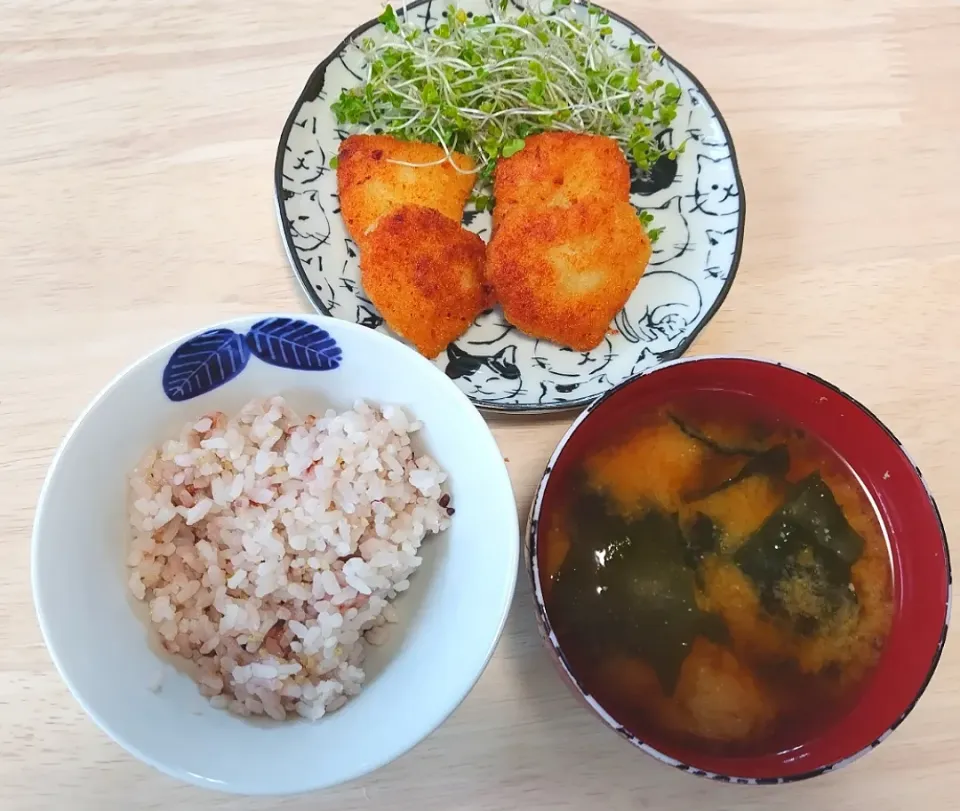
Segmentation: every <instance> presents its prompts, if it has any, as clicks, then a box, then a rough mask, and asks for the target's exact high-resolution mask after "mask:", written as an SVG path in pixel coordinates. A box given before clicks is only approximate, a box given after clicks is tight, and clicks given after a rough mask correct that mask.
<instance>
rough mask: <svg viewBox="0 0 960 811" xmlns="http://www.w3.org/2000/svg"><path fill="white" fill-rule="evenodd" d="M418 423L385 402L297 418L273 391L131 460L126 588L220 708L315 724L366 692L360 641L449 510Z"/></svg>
mask: <svg viewBox="0 0 960 811" xmlns="http://www.w3.org/2000/svg"><path fill="white" fill-rule="evenodd" d="M419 428H420V424H419V423H417V422H413V421H411V420H409V419H408V417H407V416H406V414H404V412H403V411H402V410H401V409H399V408H394V407H391V406H385V407H383V408H382V409H380V408H376V407H374V406H371V405H368V404H366V403H363V402H357V403H356V404H355V405H354V407H353V410H350V411H345V412H343V413H341V414H338V413H336V412H335V411H332V410H329V411H327V412H326V413H325V414H324V415H323V416H322V417H313V416H307V417H306V418H303V419H301V418H300V417H298V416H297V415H296V414H295V413H294V412H293V411H291V410H290V408H289V407H288V406H287V405H286V403H285V402H284V400H283V398H282V397H273V398H270V399H267V400H264V401H254V402H252V403H250V404H249V405H247V406H246V407H244V408H243V409H242V410H241V411H240V413H239V414H238V415H237V416H236V417H233V418H228V417H227V416H226V415H225V414H222V413H220V412H216V413H212V414H208V415H207V416H205V417H203V418H201V419H200V420H199V421H196V422H193V423H190V424H188V425H187V426H185V427H184V429H183V431H182V432H181V434H180V436H179V438H177V439H170V440H168V441H166V442H164V443H163V445H162V446H161V447H159V448H155V449H152V450H150V451H149V452H148V453H147V455H146V456H145V457H144V458H143V460H142V461H141V462H140V464H139V465H138V466H137V468H136V470H135V471H134V472H133V474H132V475H131V478H130V489H131V495H132V502H133V505H132V509H131V513H130V520H131V523H132V525H133V529H134V538H133V541H132V544H131V546H130V552H129V558H128V560H127V564H128V566H130V567H131V573H130V579H129V586H130V590H131V592H132V593H133V595H134V596H135V597H136V598H137V599H138V600H142V601H145V602H146V603H147V604H148V606H149V613H150V620H151V622H152V624H153V626H154V627H155V629H156V631H157V632H158V634H159V636H160V638H161V641H162V644H163V647H164V648H165V649H166V650H167V651H168V652H169V653H171V654H173V655H175V656H177V657H181V658H182V659H184V660H188V661H189V662H191V663H192V665H191V668H190V669H191V671H192V672H193V674H194V677H195V678H196V680H197V681H198V683H199V686H200V691H201V692H202V693H203V695H205V696H208V697H210V699H211V703H212V704H213V705H214V706H217V707H221V708H227V709H229V710H231V711H233V712H235V713H238V714H240V715H261V714H266V715H269V716H270V717H272V718H275V719H277V720H282V719H284V718H286V717H287V716H288V715H289V714H299V715H301V716H303V717H305V718H308V719H317V718H320V717H322V716H323V715H324V714H325V713H327V712H331V711H333V710H335V709H337V708H339V707H341V706H342V705H343V704H344V703H345V702H346V701H347V700H348V698H349V697H350V696H353V695H356V694H357V693H358V692H359V691H360V689H361V686H362V685H363V681H364V671H363V669H362V664H363V658H364V653H365V643H369V644H372V645H378V644H382V643H383V642H384V641H385V639H386V638H387V635H388V634H387V624H388V623H392V622H395V621H396V613H395V612H394V609H393V606H392V605H391V600H392V599H393V598H394V597H395V596H396V595H397V594H398V593H400V592H403V591H405V590H406V589H407V588H408V587H409V585H410V583H409V577H410V575H411V574H413V572H414V571H415V570H416V569H417V567H418V566H419V565H420V563H421V558H420V557H419V556H418V550H419V548H420V544H421V542H422V541H423V540H424V538H425V537H426V535H427V534H429V533H437V532H440V531H442V530H444V529H446V527H447V526H448V525H449V515H452V514H453V509H452V507H449V506H448V504H449V496H447V495H444V494H443V492H442V490H441V485H442V484H443V482H444V481H445V480H446V474H445V473H444V472H443V471H441V470H440V468H439V467H438V466H437V464H436V462H434V461H433V460H432V459H430V458H429V457H427V456H423V455H417V454H416V452H415V451H414V449H413V447H412V446H411V434H413V433H415V432H416V431H417V430H418V429H419Z"/></svg>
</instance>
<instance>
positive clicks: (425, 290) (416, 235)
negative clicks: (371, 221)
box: [360, 205, 493, 358]
mask: <svg viewBox="0 0 960 811" xmlns="http://www.w3.org/2000/svg"><path fill="white" fill-rule="evenodd" d="M457 216H458V217H459V212H457ZM485 252H486V246H485V245H484V242H483V240H482V239H480V237H478V236H477V235H476V234H473V233H471V232H470V231H467V230H466V229H464V228H462V227H461V226H460V223H459V221H455V220H452V219H450V218H449V217H446V216H444V215H443V214H441V213H439V212H438V211H434V210H433V209H430V208H426V207H424V206H417V205H402V206H400V207H398V208H396V209H394V210H393V211H391V212H390V213H388V214H385V215H384V216H383V217H381V218H380V220H379V221H378V222H377V223H376V225H375V227H374V228H372V229H371V230H370V231H369V232H368V234H367V235H366V237H365V240H364V245H363V250H362V251H361V253H360V282H361V284H362V285H363V288H364V290H365V291H366V293H367V295H368V296H369V297H370V300H371V301H372V302H373V304H374V306H375V307H376V308H377V310H379V311H380V314H381V315H382V316H383V317H384V319H385V320H386V322H387V325H388V326H389V327H390V328H391V329H392V330H393V331H394V332H396V333H397V334H398V335H400V336H401V337H402V338H406V339H407V340H408V341H410V342H411V343H412V344H413V345H414V346H415V347H416V348H417V349H418V350H419V351H420V353H421V354H422V355H425V356H426V357H428V358H435V357H436V356H437V355H439V354H440V353H441V352H442V351H443V350H444V349H446V347H447V345H448V344H449V343H450V342H451V341H453V340H455V339H457V338H459V337H460V336H461V335H462V334H463V333H464V332H465V331H466V329H467V327H469V326H470V324H471V323H472V322H473V320H474V319H475V318H476V317H477V316H478V315H479V314H480V313H481V312H483V311H484V310H485V309H487V308H488V307H490V306H491V305H492V304H493V296H492V294H491V291H490V288H489V286H488V285H487V284H486V281H485V279H484V273H483V265H484V255H485Z"/></svg>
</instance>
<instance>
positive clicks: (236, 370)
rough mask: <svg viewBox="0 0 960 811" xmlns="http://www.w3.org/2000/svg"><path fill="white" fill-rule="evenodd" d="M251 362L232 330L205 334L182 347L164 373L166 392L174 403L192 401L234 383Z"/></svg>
mask: <svg viewBox="0 0 960 811" xmlns="http://www.w3.org/2000/svg"><path fill="white" fill-rule="evenodd" d="M249 359H250V350H249V349H248V348H247V345H246V344H245V343H244V340H243V336H242V335H239V334H237V333H236V332H234V331H233V330H232V329H211V330H208V331H207V332H201V333H200V334H199V335H195V336H194V337H193V338H190V339H189V340H187V341H184V342H183V343H182V344H180V346H178V347H177V348H176V349H175V350H174V353H173V354H172V355H171V356H170V360H168V361H167V365H166V366H165V367H164V369H163V391H164V393H165V394H166V395H167V397H169V398H170V399H171V400H173V401H174V402H180V401H182V400H192V399H193V398H194V397H199V396H200V395H201V394H206V393H207V392H208V391H212V390H213V389H215V388H217V387H218V386H222V385H223V384H224V383H226V382H227V381H229V380H233V378H235V377H236V376H237V375H238V374H240V372H242V371H243V368H244V367H245V366H246V365H247V361H248V360H249Z"/></svg>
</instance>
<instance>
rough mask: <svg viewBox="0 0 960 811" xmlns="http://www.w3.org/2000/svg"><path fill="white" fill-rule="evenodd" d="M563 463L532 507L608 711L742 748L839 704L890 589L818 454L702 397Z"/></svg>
mask: <svg viewBox="0 0 960 811" xmlns="http://www.w3.org/2000/svg"><path fill="white" fill-rule="evenodd" d="M573 470H574V472H573V473H572V474H568V475H566V476H565V478H564V479H563V480H561V481H559V482H557V484H556V486H559V487H561V488H562V492H561V493H559V494H558V497H556V498H553V499H552V503H554V504H558V505H561V506H559V507H558V508H557V509H556V510H555V511H554V513H553V515H552V516H545V519H546V521H545V522H546V526H545V527H544V530H545V531H544V532H543V534H542V536H541V541H540V548H539V552H538V554H539V560H540V568H541V577H542V578H543V586H544V600H545V604H546V608H547V614H548V616H549V619H550V622H551V625H552V627H553V629H554V631H555V633H556V634H557V637H558V641H559V643H560V647H561V649H562V650H563V653H564V655H565V656H566V658H567V660H568V662H569V664H570V666H571V668H572V669H573V671H574V673H575V675H576V676H577V678H578V680H579V681H580V683H581V684H582V685H583V687H584V688H585V689H586V690H587V691H588V692H589V693H590V694H591V695H592V696H593V697H594V698H596V699H597V701H599V702H600V704H601V705H602V706H603V707H604V708H605V709H606V710H607V711H608V712H609V713H610V714H611V715H613V716H614V717H615V718H616V719H617V720H618V721H619V722H621V723H623V724H625V725H626V727H627V728H628V729H631V730H634V731H637V732H638V733H640V734H641V736H642V732H643V731H644V730H646V731H647V732H648V734H649V733H650V731H653V732H654V733H655V735H654V737H656V738H658V739H662V740H665V741H673V742H675V743H679V744H685V745H694V746H697V747H698V748H700V749H701V750H707V751H712V752H717V753H722V754H725V755H733V754H744V755H748V754H756V753H761V752H770V751H778V750H780V749H783V748H787V747H790V746H794V745H796V744H797V743H799V742H801V741H803V740H806V739H808V738H809V737H810V736H811V735H816V734H818V732H820V731H822V730H823V729H824V728H825V726H826V725H827V724H828V723H829V722H830V721H832V720H835V719H836V718H837V717H838V716H839V714H841V713H843V712H844V711H845V710H846V709H847V708H848V707H850V706H851V705H852V703H853V701H855V699H856V697H857V694H858V691H859V690H860V689H861V688H862V686H863V684H864V682H865V680H866V679H868V678H869V676H870V674H871V671H872V670H873V668H874V666H875V665H876V663H877V661H878V659H879V656H880V651H881V648H882V646H883V642H884V640H885V638H886V635H887V633H888V631H889V628H890V623H891V617H892V608H893V596H892V595H893V586H892V581H891V567H890V560H889V552H888V548H887V543H886V539H885V536H884V532H883V529H882V527H881V524H880V522H879V520H878V517H877V515H876V511H875V509H874V507H873V506H872V503H871V501H870V499H869V497H868V496H867V494H866V492H865V491H864V490H863V488H862V486H861V485H860V483H859V481H858V480H857V478H856V476H855V475H854V474H853V473H852V471H851V470H850V469H849V468H848V467H847V466H846V465H845V464H844V462H843V460H842V459H840V458H839V457H838V456H837V455H836V454H835V453H834V452H833V451H832V450H831V449H830V448H829V447H827V446H826V445H825V444H824V443H822V442H821V441H819V440H818V439H817V438H816V437H814V436H811V435H809V434H808V433H805V432H804V431H803V430H801V429H799V428H798V427H797V426H791V425H785V424H783V423H782V422H781V421H778V420H777V419H774V418H771V417H769V416H767V415H764V414H761V413H751V412H750V406H749V401H747V400H745V399H744V398H740V397H735V396H731V395H725V394H721V393H712V392H708V393H705V394H704V395H703V396H702V397H701V398H700V399H699V400H698V401H697V402H694V401H685V402H677V403H673V404H671V405H670V406H668V407H666V408H663V409H660V410H658V411H656V412H655V413H649V414H644V415H641V416H640V417H639V418H638V419H637V422H636V423H635V424H634V425H632V426H630V427H629V428H628V429H627V430H625V431H620V432H619V433H618V435H617V437H616V439H615V440H611V441H609V442H607V443H606V444H604V445H603V446H602V447H596V448H594V449H592V450H590V451H589V452H587V453H586V454H585V455H584V456H583V457H582V458H579V459H577V460H576V464H575V466H574V468H573ZM551 486H554V485H553V483H552V484H551Z"/></svg>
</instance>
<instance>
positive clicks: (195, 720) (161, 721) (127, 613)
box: [32, 316, 519, 794]
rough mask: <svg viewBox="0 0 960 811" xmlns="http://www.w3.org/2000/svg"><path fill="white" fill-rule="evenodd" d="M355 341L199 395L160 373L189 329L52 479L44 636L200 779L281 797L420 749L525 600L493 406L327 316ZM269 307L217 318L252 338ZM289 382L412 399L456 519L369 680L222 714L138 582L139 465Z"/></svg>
mask: <svg viewBox="0 0 960 811" xmlns="http://www.w3.org/2000/svg"><path fill="white" fill-rule="evenodd" d="M297 317H298V318H302V319H303V320H305V321H307V322H309V323H310V324H314V325H319V326H321V327H322V328H323V329H324V330H326V331H327V332H328V333H329V334H330V335H331V336H332V337H333V338H334V339H335V341H336V342H337V344H338V345H339V347H340V349H341V351H342V362H341V363H340V365H339V367H338V368H336V369H334V370H329V371H321V372H317V371H301V370H295V369H287V368H280V367H278V366H276V365H271V364H269V363H264V362H259V361H257V362H255V359H251V360H250V362H249V363H248V365H247V366H246V368H245V369H244V370H243V372H242V373H241V374H239V375H238V376H236V377H235V378H234V379H233V380H231V381H230V382H228V383H226V384H225V385H223V386H221V387H219V388H216V389H214V390H212V391H210V392H209V393H206V394H203V395H201V396H199V397H197V398H196V399H191V400H188V401H186V402H173V401H171V400H170V399H169V398H168V397H166V396H165V395H164V391H163V389H162V388H161V375H162V372H163V369H164V366H165V364H166V363H167V361H168V359H169V358H170V357H171V354H172V352H173V350H174V348H175V347H176V346H178V345H179V344H180V343H181V342H180V341H177V342H174V343H172V344H171V345H169V346H167V347H164V348H161V349H159V350H157V351H156V352H154V353H153V354H151V355H149V356H148V357H146V358H144V359H143V360H142V361H140V362H139V363H137V364H135V365H134V366H133V367H131V368H130V369H128V370H127V371H125V372H124V373H123V374H122V375H121V376H120V377H118V378H117V379H116V380H115V381H114V382H113V383H112V384H111V385H110V386H108V387H107V388H106V389H105V390H104V391H103V393H102V394H101V395H100V396H99V397H98V398H97V399H96V400H95V401H94V402H93V403H92V404H91V405H90V406H89V408H88V409H87V411H86V412H85V413H84V414H83V415H82V416H81V417H80V419H79V420H78V421H77V423H76V424H75V425H74V427H73V428H72V430H71V431H70V433H69V435H68V436H67V438H66V439H65V441H64V443H63V445H62V447H61V449H60V450H59V452H58V454H57V456H56V458H55V460H54V462H53V464H52V466H51V469H50V472H49V474H48V478H47V481H46V483H45V486H44V489H43V492H42V495H41V499H40V503H39V507H38V512H37V518H36V524H35V528H34V537H33V560H32V570H33V571H32V574H33V588H34V597H35V602H36V607H37V612H38V617H39V620H40V624H41V627H42V630H43V634H44V638H45V641H46V643H47V646H48V648H49V650H50V653H51V655H52V657H53V659H54V662H55V663H56V665H57V668H58V669H59V671H60V673H61V675H62V676H63V678H64V680H65V681H66V683H67V685H68V686H69V688H70V690H71V691H72V692H73V694H74V696H75V697H76V698H77V700H78V701H79V702H80V703H81V704H82V705H83V707H84V708H85V709H86V710H87V712H88V713H89V714H90V715H91V716H92V717H93V719H94V720H95V721H96V722H97V723H98V724H99V725H100V726H101V727H102V728H103V729H104V730H105V731H106V732H107V733H108V734H109V735H110V736H112V737H113V738H114V739H115V740H116V741H117V742H119V743H120V744H121V745H123V746H124V747H125V748H126V749H127V750H129V751H130V752H131V753H133V754H134V755H136V756H138V757H140V758H141V759H142V760H144V761H146V762H147V763H150V764H152V765H153V766H155V767H157V768H159V769H161V770H163V771H164V772H166V773H168V774H170V775H172V776H175V777H178V778H180V779H183V780H188V781H191V782H193V783H196V784H199V785H202V786H207V787H213V788H218V789H222V790H227V791H232V792H237V793H245V794H264V793H265V794H281V793H291V792H299V791H306V790H311V789H316V788H321V787H323V786H328V785H332V784H334V783H338V782H341V781H343V780H346V779H350V778H353V777H356V776H359V775H361V774H363V773H365V772H368V771H370V770H372V769H374V768H376V767H378V766H380V765H383V764H384V763H386V762H388V761H390V760H392V759H393V758H395V757H397V756H398V755H400V754H401V753H403V752H404V751H406V750H407V749H409V748H410V747H411V746H413V745H415V744H416V743H417V742H419V741H420V740H421V739H423V738H424V737H425V736H426V735H428V734H429V733H430V732H431V731H432V730H433V729H434V728H436V727H437V726H438V725H439V724H440V723H442V721H443V720H444V719H445V718H446V717H447V715H449V713H451V712H452V711H453V709H454V708H455V707H456V706H457V704H458V703H459V702H460V701H461V700H462V699H463V698H464V696H465V695H466V694H467V692H468V691H469V690H470V688H471V687H472V686H473V684H474V683H475V681H476V680H477V678H478V677H479V676H480V674H481V672H482V671H483V669H484V667H485V665H486V663H487V661H488V659H489V657H490V656H491V654H492V652H493V649H494V646H495V644H496V641H497V639H498V637H499V634H500V631H501V629H502V627H503V623H504V621H505V619H506V615H507V611H508V609H509V606H510V601H511V596H512V593H513V589H514V584H515V580H516V572H517V559H518V556H519V537H518V536H519V533H518V527H517V515H516V504H515V501H514V497H513V492H512V489H511V485H510V481H509V478H508V476H507V472H506V468H505V465H504V463H503V459H502V457H501V455H500V452H499V450H498V448H497V445H496V443H495V441H494V439H493V437H492V435H491V433H490V431H489V430H488V428H487V427H486V424H485V423H484V421H483V419H482V418H481V416H480V415H479V413H478V412H477V410H476V409H475V408H474V407H473V406H472V405H471V404H470V403H469V401H468V400H467V399H466V397H464V395H463V394H462V393H461V392H460V391H459V390H458V389H457V388H456V386H454V385H453V383H451V382H450V381H449V380H448V379H447V378H446V377H445V376H444V375H443V374H442V373H441V372H439V371H438V370H437V369H436V368H435V367H434V366H433V365H432V364H431V363H429V362H428V361H426V360H424V359H423V358H421V357H420V356H419V355H417V354H416V353H414V352H413V351H412V350H410V349H408V348H406V347H405V346H403V345H402V344H400V343H399V342H397V341H394V340H392V339H390V338H388V337H385V336H383V335H380V334H378V333H376V332H374V331H372V330H367V329H365V328H363V327H359V326H355V325H352V324H347V323H346V322H343V321H337V320H333V319H326V318H322V317H319V316H297ZM256 321H258V319H256V318H250V319H241V320H238V321H234V322H229V323H227V324H223V325H218V326H219V327H225V328H230V329H233V330H235V331H236V332H237V333H239V334H243V333H244V332H245V331H246V330H248V329H249V328H250V327H251V325H252V324H254V323H255V322H256ZM277 393H279V394H283V395H285V396H286V398H287V400H288V402H289V403H290V405H291V406H292V407H293V408H294V409H295V410H297V411H298V412H299V413H300V414H301V415H304V414H307V413H314V414H317V413H321V414H322V412H323V411H324V410H325V409H327V408H329V407H333V408H336V409H338V410H342V409H345V408H349V407H351V406H352V405H353V403H354V401H355V400H357V399H359V398H363V399H366V400H367V401H369V402H373V403H378V404H395V405H400V406H403V407H404V408H406V409H407V410H408V413H410V414H412V415H413V416H414V417H415V418H416V419H418V420H421V421H422V422H423V424H424V429H423V431H422V432H419V433H417V434H415V435H414V437H415V440H414V444H415V446H418V449H422V450H424V451H426V452H428V453H429V454H430V455H432V456H433V457H434V458H435V459H436V460H437V462H438V463H439V464H440V466H441V467H442V468H443V469H444V470H445V471H447V473H448V474H449V481H448V487H449V489H448V492H449V493H450V495H451V504H453V505H455V506H456V514H455V516H454V518H453V519H452V522H451V526H450V528H449V529H448V530H447V531H446V532H444V533H442V534H440V535H436V536H428V537H427V538H426V539H425V540H424V543H423V546H422V548H421V552H422V556H423V559H424V563H423V565H422V567H421V568H420V569H419V570H418V571H417V572H416V573H415V575H414V576H413V577H412V578H411V587H410V589H409V591H408V592H406V593H404V594H402V595H400V596H399V597H398V599H397V600H396V603H395V607H396V610H397V613H398V615H399V622H398V624H397V625H395V626H392V628H393V632H392V634H391V637H390V641H389V642H388V643H387V644H386V645H384V646H383V647H382V648H378V649H372V650H373V653H372V654H371V655H370V657H369V658H368V660H367V662H366V663H365V665H364V668H365V670H366V671H367V684H366V686H365V687H364V689H363V691H362V692H361V693H360V695H359V696H357V697H356V698H354V699H352V700H351V701H350V702H348V703H347V705H346V706H345V707H343V709H341V710H339V711H337V712H336V713H333V714H331V715H330V716H328V717H326V718H324V719H321V720H320V721H317V722H313V723H311V722H308V721H303V720H299V719H298V720H290V721H286V722H282V723H277V722H270V721H259V720H247V719H241V718H239V717H235V716H233V715H231V714H229V713H227V712H226V711H223V710H217V709H214V708H212V707H211V706H210V704H209V703H208V702H207V701H206V700H205V699H204V698H202V697H201V695H200V694H199V692H198V690H197V687H196V685H195V684H194V683H193V681H192V680H191V679H190V678H189V677H188V676H187V675H186V674H185V673H183V672H181V671H180V670H179V669H178V668H177V667H175V664H174V662H173V660H172V659H170V658H168V657H167V656H165V655H164V654H162V653H161V652H160V651H159V649H158V646H157V644H156V633H155V631H154V630H153V629H152V628H150V626H149V623H148V622H147V617H146V610H145V606H144V604H143V603H137V602H136V601H135V600H133V599H132V597H131V596H130V594H129V593H128V589H127V585H126V583H127V576H128V574H127V571H126V569H125V558H126V555H127V543H128V540H129V538H130V531H129V529H128V523H127V510H128V497H127V475H128V473H129V472H130V470H131V469H132V468H133V467H134V465H135V464H136V463H137V461H138V459H139V458H140V457H141V456H142V454H143V453H144V452H145V450H146V449H147V448H148V447H150V446H152V445H156V444H158V443H159V442H161V441H163V440H164V439H166V438H168V437H171V436H176V435H178V433H179V430H180V428H181V426H182V425H184V424H185V423H186V422H188V421H190V420H194V419H197V418H199V417H200V416H201V415H202V414H205V413H208V412H210V411H213V410H220V411H224V412H227V413H235V411H236V410H237V409H239V408H240V407H242V405H243V404H244V403H246V402H247V401H249V400H251V399H253V398H258V397H267V396H272V395H273V394H277Z"/></svg>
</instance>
